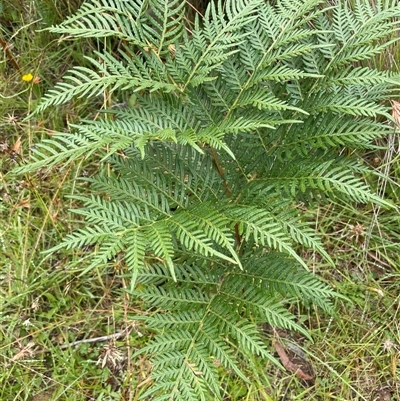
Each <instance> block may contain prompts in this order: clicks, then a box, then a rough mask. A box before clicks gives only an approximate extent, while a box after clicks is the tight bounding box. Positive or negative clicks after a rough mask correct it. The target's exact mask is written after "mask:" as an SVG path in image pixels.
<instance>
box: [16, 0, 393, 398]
mask: <svg viewBox="0 0 400 401" xmlns="http://www.w3.org/2000/svg"><path fill="white" fill-rule="evenodd" d="M343 3H344V4H343ZM375 3H376V4H375V5H374V6H371V5H370V3H369V2H368V1H363V0H357V1H355V4H354V9H350V8H349V6H348V5H347V4H346V3H345V2H338V4H337V5H331V4H330V3H328V2H325V1H321V0H290V1H289V0H281V1H279V0H278V1H276V4H274V5H272V4H269V3H268V2H266V1H264V0H226V1H224V2H221V1H219V2H217V3H210V4H209V6H208V8H207V11H206V13H205V15H204V17H201V18H200V17H199V16H197V17H196V18H195V21H193V23H192V24H190V25H185V2H184V1H181V0H173V1H163V0H149V1H147V0H143V1H140V0H131V1H125V0H91V1H88V2H86V3H85V4H84V5H83V6H82V7H81V9H80V10H79V11H78V12H77V13H76V14H75V15H74V16H72V17H70V18H68V19H67V20H66V21H65V22H63V23H62V24H61V25H59V26H54V27H51V28H50V30H51V31H52V32H57V33H62V34H67V35H71V36H75V37H91V38H101V39H104V40H106V38H107V40H109V39H110V38H112V40H114V41H117V43H118V46H117V47H118V50H117V51H115V52H113V53H111V52H97V53H95V54H93V55H92V56H87V59H88V61H89V62H90V63H91V64H92V65H93V68H92V69H88V68H83V67H75V68H73V69H72V70H71V71H70V72H69V73H68V74H67V75H66V76H65V77H64V80H63V82H61V83H59V84H57V85H56V86H55V88H54V89H52V90H50V91H49V93H48V94H47V95H46V96H45V97H44V99H43V101H42V103H41V104H40V105H39V106H38V108H37V110H36V113H38V112H40V111H41V110H43V109H45V108H48V107H50V106H56V105H59V104H61V103H64V102H67V101H69V100H70V99H72V98H73V97H96V96H98V95H99V94H101V93H103V92H104V91H105V90H107V91H108V93H109V94H111V95H112V96H113V98H114V99H115V102H116V103H117V101H121V99H122V100H124V101H125V102H126V103H125V106H123V107H115V108H111V109H110V110H106V111H105V113H104V114H105V116H107V118H104V119H98V120H96V121H85V120H83V121H81V123H79V124H78V125H73V126H71V132H69V133H67V134H65V133H58V134H56V135H53V136H52V138H51V139H48V140H44V141H43V142H42V143H41V144H39V145H38V147H37V148H36V150H35V153H34V156H33V161H32V162H31V163H30V164H29V165H27V166H23V167H21V168H20V169H19V172H26V171H29V170H33V169H38V168H43V167H47V168H48V167H51V166H55V165H60V164H62V163H63V164H67V163H70V162H71V161H73V160H75V159H77V158H81V157H88V156H89V155H93V154H95V155H97V156H98V157H99V158H101V161H102V163H103V164H105V163H107V166H109V167H110V168H108V169H104V171H102V172H100V173H99V174H98V176H97V177H95V178H91V179H87V181H89V182H90V184H91V192H92V193H93V195H88V196H87V197H79V198H78V200H79V201H80V202H81V203H82V205H83V206H82V208H81V209H78V210H76V211H75V212H76V213H78V214H80V215H82V216H84V218H85V220H86V222H87V226H86V227H85V228H82V229H81V230H79V231H77V232H74V233H71V234H70V235H68V236H67V237H66V238H65V239H64V240H63V241H62V242H61V243H60V244H59V245H58V246H57V247H55V248H54V249H60V248H63V247H66V248H79V247H82V246H85V245H88V244H96V245H97V248H96V252H95V253H94V255H93V258H92V263H91V264H90V266H89V267H88V269H91V268H94V267H96V266H106V265H107V263H109V262H110V261H112V260H113V258H115V257H116V256H117V254H118V255H121V254H123V255H124V258H125V263H126V265H127V267H128V269H129V272H130V273H129V276H130V279H131V287H130V288H131V290H130V292H131V293H132V294H134V295H135V296H136V297H139V298H141V299H142V300H143V301H144V305H147V306H148V307H149V308H156V310H157V313H154V314H152V315H151V316H148V317H146V318H145V320H146V322H147V324H148V326H149V327H152V328H153V329H154V330H156V332H158V333H159V334H158V335H157V336H155V338H154V339H153V340H152V341H150V342H149V343H148V345H147V346H146V347H144V348H143V349H141V350H140V351H139V352H138V353H137V355H138V354H142V353H146V354H147V355H148V356H149V357H150V358H151V361H152V364H153V369H152V377H153V380H154V381H153V384H152V385H151V386H150V387H149V389H148V390H147V391H145V392H144V393H143V396H142V398H143V399H152V400H166V399H169V400H185V401H188V400H196V401H197V400H207V399H221V397H222V394H221V389H220V385H219V380H218V377H219V374H220V372H221V370H220V368H217V366H218V365H222V366H223V367H225V368H226V369H228V370H230V371H231V372H233V373H234V374H236V375H237V376H238V377H240V378H241V379H242V380H244V381H247V380H248V379H247V378H246V376H245V374H244V373H243V371H242V370H241V366H242V365H241V364H243V363H244V362H243V360H242V359H243V358H241V357H240V355H243V356H246V355H248V354H249V353H250V354H253V355H258V356H260V357H263V358H267V359H269V360H272V361H273V362H274V363H277V364H278V362H277V361H276V360H275V359H274V357H273V356H272V355H271V354H270V353H269V352H268V348H267V346H266V344H265V342H264V341H263V339H262V337H261V335H260V332H259V330H258V327H259V324H261V323H265V322H267V323H269V324H271V325H273V326H279V327H284V328H287V329H295V330H299V331H301V332H303V333H304V334H305V335H307V332H306V331H305V329H304V328H303V327H302V326H301V325H300V324H298V323H297V322H296V320H295V317H294V316H293V315H292V314H290V313H289V312H288V310H287V309H286V308H285V307H284V306H283V305H284V302H285V303H290V301H291V300H300V301H301V302H303V303H305V304H306V305H312V304H314V305H318V306H319V307H321V308H323V309H324V310H326V311H328V312H332V306H331V303H330V298H331V297H333V296H335V294H334V292H333V291H332V290H331V289H330V288H329V287H328V286H327V285H325V284H323V283H322V282H320V281H319V280H318V279H317V278H316V277H314V276H313V275H312V274H311V273H310V272H309V271H308V270H307V260H306V259H305V258H302V257H301V256H299V250H300V249H305V248H308V249H311V250H313V251H315V252H317V253H319V254H320V255H321V256H322V257H323V258H324V259H325V260H326V261H327V262H328V263H332V261H331V258H330V257H329V255H328V253H327V252H326V251H325V250H324V249H323V247H322V245H321V242H320V240H319V238H318V233H316V232H315V230H314V229H313V228H312V226H311V225H310V224H309V223H308V222H307V219H306V218H305V217H304V213H303V212H302V207H301V205H305V206H306V207H313V205H317V204H320V203H321V202H326V201H329V200H332V199H333V200H335V201H336V202H338V203H340V202H362V203H367V202H375V203H378V204H381V205H385V204H386V202H384V201H383V200H382V199H380V198H379V197H378V196H376V195H375V194H373V193H372V192H371V191H370V189H369V188H368V185H367V184H366V183H365V181H364V180H363V176H364V175H365V174H370V171H369V170H368V169H367V168H366V167H364V166H363V164H362V163H360V162H359V160H358V159H357V151H359V150H363V149H368V148H373V146H374V140H376V139H377V138H382V137H385V136H386V135H388V134H390V133H392V128H391V127H390V124H388V123H387V122H388V120H389V119H390V117H389V116H388V114H387V113H388V106H389V103H388V100H389V99H390V98H392V97H394V96H396V95H397V94H398V88H399V76H398V75H395V74H392V73H390V72H387V71H377V70H375V69H373V68H370V67H367V66H366V65H367V63H366V62H367V61H368V60H371V59H372V58H373V57H374V56H376V55H377V54H378V53H380V52H382V51H383V50H384V49H385V48H386V47H387V46H389V45H391V43H392V42H393V41H394V40H396V39H397V35H396V32H397V31H398V29H399V17H400V6H399V5H398V1H397V0H395V1H389V0H385V1H377V2H375ZM393 33H394V35H393ZM388 34H392V36H391V37H392V39H391V40H386V38H387V36H388ZM393 37H395V38H396V39H393ZM299 205H300V206H299ZM386 205H387V204H386ZM141 319H142V320H143V319H144V317H141ZM244 359H245V358H244Z"/></svg>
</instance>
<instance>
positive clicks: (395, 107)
mask: <svg viewBox="0 0 400 401" xmlns="http://www.w3.org/2000/svg"><path fill="white" fill-rule="evenodd" d="M390 103H392V117H393V120H394V121H395V122H396V127H395V129H400V103H399V102H396V101H395V100H391V101H390Z"/></svg>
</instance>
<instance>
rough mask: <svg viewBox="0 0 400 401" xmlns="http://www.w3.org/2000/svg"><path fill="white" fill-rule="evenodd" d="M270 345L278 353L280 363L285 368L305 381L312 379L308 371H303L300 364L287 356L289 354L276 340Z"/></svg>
mask: <svg viewBox="0 0 400 401" xmlns="http://www.w3.org/2000/svg"><path fill="white" fill-rule="evenodd" d="M272 345H273V346H274V348H275V350H276V352H277V353H278V355H279V358H280V360H281V362H282V365H283V366H284V368H285V369H287V370H288V371H289V372H293V373H294V374H295V375H296V376H297V377H298V378H299V379H302V380H307V381H311V380H314V377H313V376H310V375H309V374H308V373H306V372H304V370H303V369H302V368H301V366H300V365H298V364H296V363H294V362H293V361H292V360H291V359H290V358H289V355H288V354H287V353H286V351H285V349H284V348H283V347H282V346H281V345H280V344H279V343H278V342H277V341H274V342H273V343H272Z"/></svg>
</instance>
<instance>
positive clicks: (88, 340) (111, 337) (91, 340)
mask: <svg viewBox="0 0 400 401" xmlns="http://www.w3.org/2000/svg"><path fill="white" fill-rule="evenodd" d="M128 330H129V328H127V329H125V330H122V331H120V332H119V333H114V334H110V335H108V336H101V337H94V338H85V339H84V340H77V341H74V342H72V343H69V344H63V345H60V347H59V348H60V349H67V348H70V347H76V346H77V345H80V344H88V343H98V342H104V341H109V340H116V339H117V338H121V337H123V336H124V335H125V334H126V332H127V331H128Z"/></svg>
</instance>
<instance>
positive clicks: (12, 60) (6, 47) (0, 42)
mask: <svg viewBox="0 0 400 401" xmlns="http://www.w3.org/2000/svg"><path fill="white" fill-rule="evenodd" d="M0 45H1V47H2V48H3V50H4V53H6V56H7V58H8V60H9V61H10V63H11V64H12V65H13V67H14V68H15V69H16V70H17V71H18V72H19V73H20V74H21V68H20V67H19V65H18V63H17V62H16V61H15V58H14V56H13V55H12V53H11V51H10V49H9V47H10V45H9V44H7V42H5V41H4V40H3V39H1V38H0Z"/></svg>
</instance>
